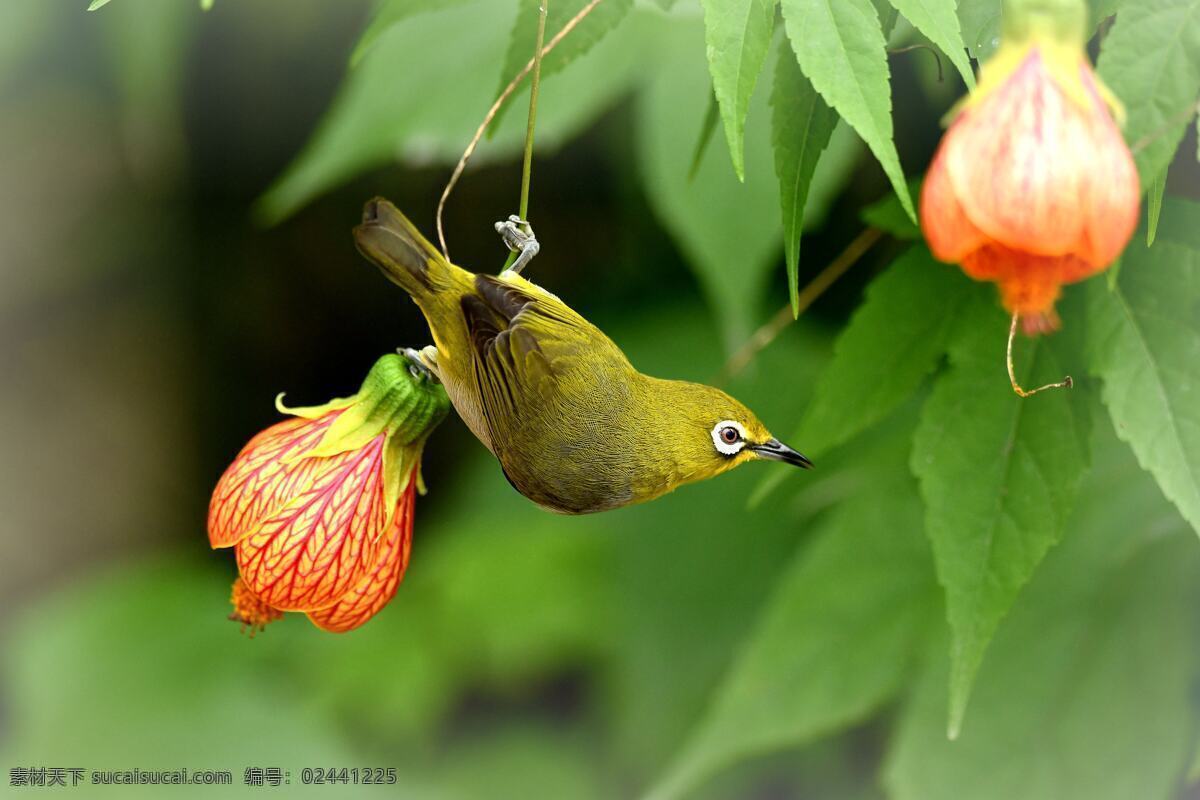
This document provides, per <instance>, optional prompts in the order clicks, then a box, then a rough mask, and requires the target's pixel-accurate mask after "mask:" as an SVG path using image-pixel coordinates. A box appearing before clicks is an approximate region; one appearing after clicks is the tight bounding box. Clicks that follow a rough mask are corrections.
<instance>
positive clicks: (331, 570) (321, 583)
mask: <svg viewBox="0 0 1200 800" xmlns="http://www.w3.org/2000/svg"><path fill="white" fill-rule="evenodd" d="M384 439H385V437H384V435H382V434H381V435H379V436H378V437H376V438H375V439H374V440H372V441H371V442H369V443H368V444H367V445H366V446H364V447H363V448H361V449H359V450H352V451H348V452H346V453H340V454H338V455H336V456H328V457H321V458H304V459H301V461H302V462H304V463H306V464H314V465H315V466H314V467H313V470H312V472H311V476H312V482H311V484H310V485H308V486H303V487H297V488H296V489H295V490H294V491H293V492H292V493H291V494H292V498H291V500H290V501H289V502H288V503H287V504H285V505H283V506H281V507H279V508H277V509H275V510H274V511H273V512H272V513H271V515H270V516H268V517H267V518H265V519H264V520H263V521H262V522H261V524H260V525H259V526H258V527H256V528H255V529H254V530H252V531H251V532H250V533H249V534H248V535H246V536H245V537H244V538H243V539H241V541H239V542H238V544H237V560H238V568H239V570H240V571H241V573H242V578H243V579H244V580H245V581H246V584H247V585H248V586H249V587H250V589H251V590H252V591H253V592H254V593H255V594H256V595H258V596H259V597H260V598H261V599H262V600H263V602H265V603H267V604H268V605H271V606H274V607H275V608H279V609H283V610H285V611H311V610H313V609H317V608H323V607H325V606H329V605H332V604H333V603H335V602H337V601H338V599H339V598H340V597H341V596H342V595H343V594H345V593H346V592H347V591H348V590H349V589H350V588H351V587H352V586H354V585H355V584H356V583H357V582H358V581H359V580H360V579H361V578H362V577H363V575H365V574H366V572H367V571H368V570H369V569H370V567H371V565H372V564H374V563H375V558H376V554H377V553H378V551H379V547H380V539H381V535H382V533H383V528H384V525H385V524H386V521H387V520H386V517H387V513H386V509H385V507H384V503H383V469H382V463H383V448H384Z"/></svg>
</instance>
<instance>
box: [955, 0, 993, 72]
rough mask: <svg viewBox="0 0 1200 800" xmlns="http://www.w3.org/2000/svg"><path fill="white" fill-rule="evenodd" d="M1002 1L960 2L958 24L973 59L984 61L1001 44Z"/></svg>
mask: <svg viewBox="0 0 1200 800" xmlns="http://www.w3.org/2000/svg"><path fill="white" fill-rule="evenodd" d="M1000 3H1001V0H958V24H959V29H960V30H961V31H962V37H963V43H964V44H965V45H966V46H967V52H969V53H970V54H971V57H972V58H975V59H978V60H979V61H984V60H986V59H987V58H989V57H990V56H991V55H992V53H994V52H996V47H997V46H998V45H999V44H1000Z"/></svg>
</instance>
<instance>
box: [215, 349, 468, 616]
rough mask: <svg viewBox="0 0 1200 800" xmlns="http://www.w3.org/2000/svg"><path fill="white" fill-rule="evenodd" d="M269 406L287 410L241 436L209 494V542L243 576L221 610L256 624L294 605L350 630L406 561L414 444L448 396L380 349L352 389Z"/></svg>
mask: <svg viewBox="0 0 1200 800" xmlns="http://www.w3.org/2000/svg"><path fill="white" fill-rule="evenodd" d="M281 398H282V395H281ZM276 404H277V406H278V407H279V409H280V410H281V411H282V412H284V413H289V414H292V415H294V416H293V418H292V419H288V420H285V421H283V422H280V423H278V424H276V425H273V426H271V427H270V428H268V429H266V430H265V431H263V432H262V433H260V434H258V435H257V436H255V437H254V438H253V439H251V440H250V443H249V444H247V445H246V446H245V447H244V448H243V449H242V451H241V453H239V454H238V456H237V458H236V459H234V462H233V463H232V464H231V465H230V466H229V468H228V469H227V470H226V471H225V473H224V474H223V475H222V476H221V479H220V481H218V483H217V487H216V489H215V490H214V491H213V496H212V500H211V502H210V504H209V514H208V536H209V542H210V543H211V545H212V546H213V547H214V548H223V547H233V548H234V550H235V553H236V555H237V564H238V571H239V572H240V574H241V577H240V578H239V579H238V581H237V582H236V583H235V584H234V589H233V595H232V598H231V599H232V602H233V605H234V613H233V616H232V617H231V618H232V619H236V620H238V621H240V622H241V623H242V624H243V625H244V626H246V627H249V628H250V629H251V631H254V630H258V629H261V628H262V627H263V626H264V625H265V624H266V623H268V622H271V621H272V620H274V619H277V618H278V617H279V616H280V612H283V611H303V612H305V613H307V614H308V617H309V619H310V620H312V621H313V623H315V624H316V625H317V626H319V627H321V628H324V629H325V630H329V631H336V632H340V631H348V630H352V629H353V628H356V627H358V626H359V625H361V624H363V623H364V622H366V621H367V620H368V619H370V618H371V617H372V616H374V615H375V614H376V613H377V612H378V611H379V610H380V609H381V608H383V606H385V605H386V604H387V603H388V601H389V600H391V598H392V597H393V596H394V595H395V593H396V588H397V586H398V585H399V583H400V580H401V578H402V577H403V575H404V570H405V568H406V567H407V566H408V556H409V550H410V548H411V544H412V530H413V505H414V499H415V496H416V493H417V491H418V490H421V491H423V489H422V487H421V476H420V460H421V451H422V449H423V447H424V444H425V439H426V438H427V437H428V435H429V434H430V433H431V432H432V430H433V429H434V428H435V427H436V426H437V425H438V423H439V422H441V420H442V419H443V418H444V417H445V415H446V413H447V411H448V409H449V400H448V399H447V397H446V392H445V390H444V389H443V388H442V387H441V385H440V384H438V383H437V382H436V381H434V380H433V379H432V378H430V377H429V376H427V375H426V374H425V373H424V372H422V371H421V370H420V369H417V368H410V364H409V362H408V360H407V359H406V358H405V357H403V356H399V355H389V356H384V357H383V358H381V359H380V360H379V361H377V362H376V363H375V366H374V367H372V369H371V372H370V374H369V375H368V376H367V379H366V380H365V381H364V382H363V385H362V388H361V389H360V390H359V392H358V393H357V394H355V395H354V396H353V397H349V398H345V399H340V400H334V401H332V402H330V403H327V404H325V405H323V406H317V407H313V408H295V409H287V408H284V407H283V406H282V404H281V403H279V402H278V401H277V403H276Z"/></svg>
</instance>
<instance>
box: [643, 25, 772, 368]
mask: <svg viewBox="0 0 1200 800" xmlns="http://www.w3.org/2000/svg"><path fill="white" fill-rule="evenodd" d="M698 23H699V20H690V19H670V20H666V19H664V20H663V31H662V33H661V34H660V35H659V36H658V38H657V40H656V43H655V45H654V47H655V50H656V52H657V53H658V54H659V56H660V57H661V58H662V59H663V62H664V63H663V65H662V66H661V67H660V68H658V69H656V70H655V71H654V74H653V75H652V81H651V83H650V85H649V86H648V87H647V89H646V90H645V91H643V92H642V93H641V94H640V95H639V96H638V99H637V106H636V112H637V118H636V122H635V125H636V127H635V137H636V146H637V153H638V158H639V161H640V164H641V170H640V172H641V177H642V185H643V187H644V189H645V192H646V195H647V197H648V198H649V200H650V204H651V207H652V208H653V209H654V211H655V213H656V214H657V215H658V217H659V218H660V219H661V220H662V222H663V225H664V227H666V229H667V231H668V232H669V233H670V234H671V236H672V238H673V239H674V240H675V242H676V243H677V244H678V246H679V248H680V250H682V252H683V254H684V256H685V257H686V259H687V261H688V263H689V265H690V266H691V267H692V269H693V270H694V271H695V273H696V276H697V278H698V279H699V281H700V284H701V286H702V287H703V289H704V291H705V294H706V295H707V297H708V299H709V302H710V305H711V307H712V309H713V312H714V313H715V314H716V315H717V317H718V318H719V319H720V321H721V323H722V328H723V330H724V332H725V336H726V344H727V346H730V347H732V345H733V344H734V343H736V342H738V341H739V340H740V339H741V338H742V337H744V336H745V335H746V334H748V333H749V331H750V325H751V320H752V312H753V311H754V310H756V309H757V306H758V303H759V300H760V299H761V297H762V294H763V289H764V287H765V283H766V278H767V275H768V273H769V270H770V269H771V267H772V266H773V265H774V264H775V260H776V258H777V257H778V252H779V228H778V226H776V225H773V224H769V223H768V222H766V221H768V220H772V219H775V218H777V217H776V214H777V212H776V208H777V205H776V203H777V195H776V187H775V182H774V179H773V177H772V175H771V168H770V158H771V154H770V145H769V131H768V126H767V115H766V113H765V111H766V109H765V108H763V106H765V105H766V102H765V97H763V94H764V93H759V94H758V95H757V96H756V98H755V101H754V104H756V105H759V106H760V108H759V109H758V113H757V114H755V113H751V115H750V118H749V121H748V124H747V126H746V140H745V143H746V180H745V182H744V183H743V182H739V181H738V179H737V176H736V175H734V174H733V170H731V169H730V168H729V163H728V160H727V159H726V157H725V154H724V153H721V152H715V151H714V150H713V149H712V148H710V149H709V150H708V152H707V153H706V154H705V155H704V157H703V158H702V160H701V162H700V166H699V169H697V170H696V171H695V174H694V177H692V178H690V179H689V172H690V171H691V169H690V168H691V163H690V157H691V150H692V141H691V139H692V137H693V136H694V135H695V134H694V131H696V130H698V129H699V128H700V125H701V122H702V120H703V118H704V113H705V109H706V107H707V105H708V102H709V98H710V97H711V95H712V92H711V89H710V86H709V78H708V75H707V71H706V70H705V69H704V55H703V45H702V42H703V35H704V32H703V30H702V28H701V26H700V25H699V24H698Z"/></svg>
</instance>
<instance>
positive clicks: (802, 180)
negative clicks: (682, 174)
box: [771, 47, 838, 314]
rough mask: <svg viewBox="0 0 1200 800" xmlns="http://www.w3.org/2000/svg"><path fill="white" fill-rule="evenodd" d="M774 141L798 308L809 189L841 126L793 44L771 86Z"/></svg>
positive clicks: (788, 258)
mask: <svg viewBox="0 0 1200 800" xmlns="http://www.w3.org/2000/svg"><path fill="white" fill-rule="evenodd" d="M771 106H772V112H771V145H772V147H773V149H774V151H775V176H776V178H778V179H779V207H780V211H781V212H782V214H783V249H784V256H785V258H786V262H787V278H788V296H789V297H790V298H791V302H792V312H793V314H795V313H798V309H799V306H798V303H799V296H798V295H799V291H800V289H799V279H798V275H799V269H800V235H801V232H802V231H803V228H804V209H805V205H806V203H807V201H808V190H809V187H810V186H811V184H812V180H813V175H814V174H815V173H816V170H817V163H818V161H820V158H821V153H822V152H824V150H825V147H826V145H828V144H829V140H830V138H831V137H832V136H833V130H834V128H835V127H837V121H838V118H837V114H835V113H834V111H833V109H831V108H830V107H829V106H828V105H826V104H825V101H824V100H822V99H821V95H819V94H818V93H817V91H816V90H815V89H814V88H813V85H812V84H811V83H810V82H809V80H808V78H805V77H804V73H802V72H801V71H800V66H799V64H797V63H796V57H795V56H794V55H793V54H792V51H791V49H790V48H786V47H781V48H780V50H779V59H778V61H777V62H776V68H775V83H774V85H773V86H772V88H771Z"/></svg>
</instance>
